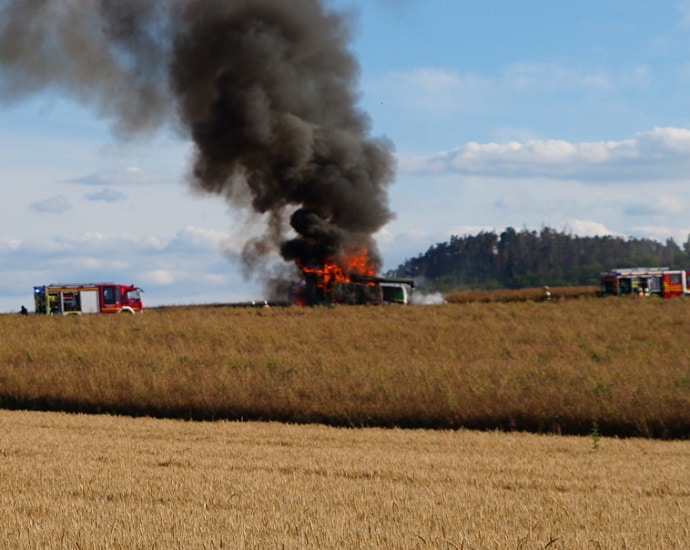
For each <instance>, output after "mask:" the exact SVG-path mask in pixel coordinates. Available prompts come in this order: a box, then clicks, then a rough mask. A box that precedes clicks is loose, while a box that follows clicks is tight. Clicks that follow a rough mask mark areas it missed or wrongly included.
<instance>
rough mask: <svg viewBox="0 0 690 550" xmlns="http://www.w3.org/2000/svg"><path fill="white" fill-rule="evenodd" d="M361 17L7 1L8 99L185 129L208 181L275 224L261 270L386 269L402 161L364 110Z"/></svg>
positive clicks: (302, 6) (265, 6) (187, 1)
mask: <svg viewBox="0 0 690 550" xmlns="http://www.w3.org/2000/svg"><path fill="white" fill-rule="evenodd" d="M348 23H349V19H348V18H347V17H346V16H344V15H343V14H340V13H336V12H333V11H329V10H328V9H327V8H326V7H325V6H324V5H323V3H322V2H321V1H320V0H289V1H287V0H156V1H150V0H0V97H1V98H2V99H3V101H6V102H7V101H12V100H19V99H22V98H24V97H26V96H27V95H29V94H32V93H36V92H43V91H46V90H47V91H50V92H54V93H55V94H64V95H69V96H71V97H74V98H76V99H77V100H78V101H80V102H81V103H83V104H87V105H90V106H91V107H93V109H94V110H95V111H96V112H97V113H98V114H99V115H101V116H102V117H103V118H105V119H106V120H108V121H109V122H110V123H111V125H112V127H113V130H114V131H115V133H116V134H117V135H119V136H125V137H126V136H127V135H128V134H131V133H134V132H142V131H143V132H146V131H154V130H157V129H159V128H161V127H162V126H172V127H174V128H175V129H176V130H177V131H178V132H181V133H182V135H183V136H185V137H188V138H190V139H191V140H192V141H193V143H194V145H195V158H194V161H193V165H192V166H191V168H190V180H191V182H192V184H193V185H194V187H196V188H198V189H200V190H203V191H206V192H209V193H215V194H218V195H221V196H223V197H225V198H226V199H228V200H229V201H230V202H231V203H233V204H235V205H244V204H250V205H251V208H252V209H253V211H254V212H255V213H256V214H257V215H258V214H261V215H264V217H263V218H262V219H265V220H266V230H265V233H264V235H263V237H261V238H260V239H258V240H257V239H254V240H252V241H251V242H248V243H247V246H246V247H245V261H246V262H247V264H248V265H257V258H259V259H260V258H261V257H265V256H267V255H270V254H272V253H275V252H278V251H279V252H280V253H281V254H282V256H283V258H285V259H286V260H299V261H300V262H302V263H303V264H306V265H311V266H314V265H317V264H320V263H321V262H323V261H324V260H325V259H327V258H336V259H337V257H338V255H339V254H341V253H343V252H345V251H347V250H348V249H350V248H361V247H362V246H367V247H369V248H370V250H371V252H372V254H373V259H374V261H377V254H376V249H375V245H374V242H373V240H372V235H373V233H375V232H376V231H377V230H378V229H380V228H381V227H382V226H383V225H385V224H386V223H387V222H388V221H390V219H391V218H392V214H391V212H390V210H389V208H388V199H387V188H388V185H389V184H390V182H391V181H392V178H393V173H394V163H393V156H392V152H391V151H392V147H391V145H390V143H389V142H387V141H386V140H377V139H373V138H371V137H370V135H369V131H370V128H369V120H368V117H367V116H366V115H365V114H364V113H363V112H361V110H359V109H358V107H357V102H358V99H359V98H358V96H357V91H356V85H357V78H358V65H357V63H356V61H355V59H354V58H353V56H352V55H351V53H350V52H349V50H348V40H349V38H350V34H349V33H350V29H349V25H348ZM288 224H290V225H291V226H292V229H293V230H294V233H292V236H290V225H288ZM258 263H261V262H258Z"/></svg>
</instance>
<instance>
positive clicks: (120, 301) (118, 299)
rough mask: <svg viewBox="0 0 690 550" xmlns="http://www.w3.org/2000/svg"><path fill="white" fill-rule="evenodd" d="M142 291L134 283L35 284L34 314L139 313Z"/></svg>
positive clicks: (141, 307) (141, 306)
mask: <svg viewBox="0 0 690 550" xmlns="http://www.w3.org/2000/svg"><path fill="white" fill-rule="evenodd" d="M142 292H143V291H142V290H141V289H140V288H139V287H136V286H134V285H119V284H115V283H81V284H53V285H45V286H35V287H34V304H35V308H36V313H43V314H52V315H81V314H82V313H123V312H124V313H141V312H143V311H144V304H143V302H142V301H141V293H142Z"/></svg>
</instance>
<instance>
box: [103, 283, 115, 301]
mask: <svg viewBox="0 0 690 550" xmlns="http://www.w3.org/2000/svg"><path fill="white" fill-rule="evenodd" d="M103 301H104V302H105V303H106V304H113V303H115V287H114V286H104V287H103Z"/></svg>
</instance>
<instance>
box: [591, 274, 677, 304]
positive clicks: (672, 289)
mask: <svg viewBox="0 0 690 550" xmlns="http://www.w3.org/2000/svg"><path fill="white" fill-rule="evenodd" d="M689 281H690V271H686V270H683V269H669V268H668V267H630V268H617V269H612V270H610V271H604V272H603V273H601V274H600V275H599V282H600V285H601V288H600V290H599V294H600V295H601V296H660V297H662V298H673V297H674V296H685V295H687V294H690V288H688V282H689Z"/></svg>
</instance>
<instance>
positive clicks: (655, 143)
mask: <svg viewBox="0 0 690 550" xmlns="http://www.w3.org/2000/svg"><path fill="white" fill-rule="evenodd" d="M400 169H401V171H402V172H407V173H416V174H443V173H457V174H483V175H501V176H509V177H521V178H526V177H535V176H548V177H558V178H563V177H566V178H568V177H570V178H578V177H584V176H587V177H588V178H590V179H592V180H594V181H600V180H603V179H611V180H616V181H621V180H625V179H633V180H637V179H639V178H648V177H659V178H667V177H676V178H677V177H679V176H680V175H682V174H686V173H687V172H688V170H690V129H686V128H655V129H653V130H650V131H647V132H640V133H638V134H636V135H635V136H634V137H633V138H632V139H628V140H623V141H599V142H581V143H572V142H569V141H564V140H529V141H525V142H519V141H510V142H505V143H475V142H470V143H467V144H465V145H463V146H460V147H457V148H455V149H452V150H450V151H443V152H440V153H437V154H435V155H431V156H426V157H403V158H401V159H400Z"/></svg>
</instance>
